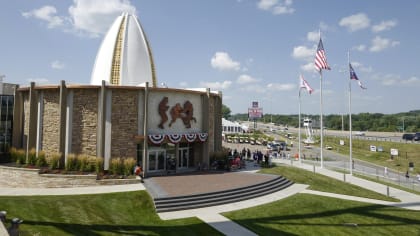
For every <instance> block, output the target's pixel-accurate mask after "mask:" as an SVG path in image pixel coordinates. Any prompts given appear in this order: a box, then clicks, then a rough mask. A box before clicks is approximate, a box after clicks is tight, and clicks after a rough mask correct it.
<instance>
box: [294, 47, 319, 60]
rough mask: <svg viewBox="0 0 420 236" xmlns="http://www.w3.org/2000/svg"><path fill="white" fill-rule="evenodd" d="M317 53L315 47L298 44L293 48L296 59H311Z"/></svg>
mask: <svg viewBox="0 0 420 236" xmlns="http://www.w3.org/2000/svg"><path fill="white" fill-rule="evenodd" d="M314 55H315V49H314V48H312V49H311V48H307V47H306V46H297V47H294V48H293V52H292V57H293V58H295V59H303V60H311V59H313V57H314Z"/></svg>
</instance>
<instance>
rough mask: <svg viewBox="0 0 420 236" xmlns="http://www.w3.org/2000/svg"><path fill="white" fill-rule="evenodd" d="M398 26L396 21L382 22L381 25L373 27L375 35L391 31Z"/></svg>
mask: <svg viewBox="0 0 420 236" xmlns="http://www.w3.org/2000/svg"><path fill="white" fill-rule="evenodd" d="M396 25H397V21H396V20H388V21H382V22H381V23H379V24H377V25H374V26H372V31H373V32H375V33H378V32H381V31H385V30H390V29H392V28H393V27H395V26H396Z"/></svg>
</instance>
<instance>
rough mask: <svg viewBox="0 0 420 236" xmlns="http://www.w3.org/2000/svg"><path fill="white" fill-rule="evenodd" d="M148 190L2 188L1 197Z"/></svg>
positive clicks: (126, 187) (120, 187)
mask: <svg viewBox="0 0 420 236" xmlns="http://www.w3.org/2000/svg"><path fill="white" fill-rule="evenodd" d="M138 190H146V188H145V187H144V186H143V184H121V185H103V186H89V187H75V188H7V187H0V196H35V195H38V196H42V195H81V194H101V193H117V192H131V191H138Z"/></svg>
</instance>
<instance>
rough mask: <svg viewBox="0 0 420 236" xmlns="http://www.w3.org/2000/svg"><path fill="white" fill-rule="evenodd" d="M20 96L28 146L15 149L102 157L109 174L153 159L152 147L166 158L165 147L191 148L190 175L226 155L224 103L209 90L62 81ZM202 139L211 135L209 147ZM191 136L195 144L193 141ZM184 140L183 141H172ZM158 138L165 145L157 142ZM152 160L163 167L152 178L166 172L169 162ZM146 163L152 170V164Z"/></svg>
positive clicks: (21, 91)
mask: <svg viewBox="0 0 420 236" xmlns="http://www.w3.org/2000/svg"><path fill="white" fill-rule="evenodd" d="M17 92H18V93H19V96H21V97H22V99H21V100H20V102H19V106H20V107H23V109H22V111H21V114H22V116H23V122H21V123H22V126H23V127H22V129H19V133H18V135H19V136H21V138H22V140H23V142H22V145H20V144H19V146H15V147H16V148H23V149H25V150H26V151H29V150H30V149H31V147H38V148H40V150H43V151H45V152H46V154H47V155H48V154H50V153H56V152H61V153H63V155H64V156H63V159H62V161H65V160H66V157H67V155H68V154H70V153H73V154H77V155H80V154H83V155H90V156H98V155H101V157H103V158H104V168H105V169H106V170H107V169H108V168H109V164H110V162H111V159H112V158H117V157H123V158H124V157H133V158H137V157H140V156H139V155H138V154H139V153H141V152H143V153H142V155H143V156H144V157H147V158H149V157H148V155H149V154H148V152H147V151H148V147H149V146H152V143H154V144H157V145H153V146H155V147H158V148H159V149H160V152H162V153H166V152H165V151H166V150H165V145H163V144H165V143H166V142H172V143H173V145H178V144H177V143H178V142H180V141H181V142H184V143H185V142H189V143H190V147H192V150H193V152H192V153H193V156H194V158H193V159H191V160H190V161H189V163H192V165H190V164H188V166H186V167H185V168H191V169H193V168H195V167H197V166H196V164H198V162H199V163H200V164H208V162H209V153H211V152H214V151H218V150H220V149H221V130H217V129H221V128H222V127H221V126H220V124H221V97H220V95H219V94H215V93H210V92H209V91H208V90H207V91H192V90H181V89H169V88H147V89H146V88H144V87H136V86H108V85H105V84H103V85H102V86H92V85H70V86H66V84H65V82H64V81H62V83H61V84H60V85H59V86H35V84H31V87H30V88H19V89H18V90H17ZM31 94H32V95H31ZM165 97H167V99H168V103H167V106H168V109H167V110H164V112H161V111H159V105H160V103H161V101H162V99H163V98H165ZM38 104H39V106H38V107H37V105H38ZM177 104H179V106H181V107H182V108H181V110H180V111H179V112H178V113H177V114H176V115H174V113H173V112H171V108H174V107H175V108H176V107H177ZM145 109H147V113H146V112H145ZM38 110H39V112H40V113H39V114H40V115H39V116H38V114H37V113H38V112H37V111H38ZM219 110H220V111H219ZM165 114H166V116H167V118H168V120H167V121H166V122H165V123H164V125H163V128H162V127H159V123H160V122H161V121H162V120H165V119H163V117H164V116H165ZM172 118H173V122H172V123H171V121H172ZM188 119H189V120H188ZM219 119H220V121H219V122H218V120H219ZM16 121H17V120H16ZM17 123H18V122H16V124H17ZM219 126H220V127H219ZM203 134H207V135H208V136H207V140H206V141H200V138H202V137H203V136H202V135H203ZM149 135H150V136H149ZM177 135H178V136H177ZM187 135H190V136H191V135H193V137H196V138H195V139H193V140H191V141H189V140H187ZM180 136H181V139H179V140H178V141H171V140H170V139H171V138H174V137H175V138H176V137H180ZM156 137H157V138H159V137H163V139H161V141H158V142H156ZM25 140H29V142H27V141H25ZM218 140H219V142H218ZM162 142H163V143H162ZM26 144H28V145H26ZM138 144H141V145H139V146H141V148H140V150H137V148H138ZM161 144H162V145H161ZM152 155H153V154H152ZM171 155H172V154H171ZM180 155H181V154H179V155H178V154H176V156H178V157H181V156H180ZM178 157H176V158H178ZM141 158H142V157H141ZM150 158H153V157H152V156H150ZM165 158H167V156H164V159H165ZM176 158H175V159H176ZM150 160H151V161H152V162H155V163H158V164H159V165H158V166H157V167H156V168H154V169H153V168H151V169H150V171H151V172H153V171H155V172H157V171H164V168H161V167H164V163H165V160H163V161H162V159H161V158H160V156H159V158H158V159H156V160H152V159H150ZM142 161H143V159H142ZM145 161H146V160H145ZM156 161H157V162H156ZM143 163H144V164H145V165H148V164H147V163H149V162H148V161H146V162H143ZM145 169H147V166H146V168H145Z"/></svg>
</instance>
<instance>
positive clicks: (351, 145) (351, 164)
mask: <svg viewBox="0 0 420 236" xmlns="http://www.w3.org/2000/svg"><path fill="white" fill-rule="evenodd" d="M347 59H348V62H349V75H350V52H349V51H348V52H347ZM349 131H350V132H349V140H350V142H349V147H350V165H349V169H350V175H353V150H352V149H353V144H352V136H353V135H352V124H351V79H349Z"/></svg>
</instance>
